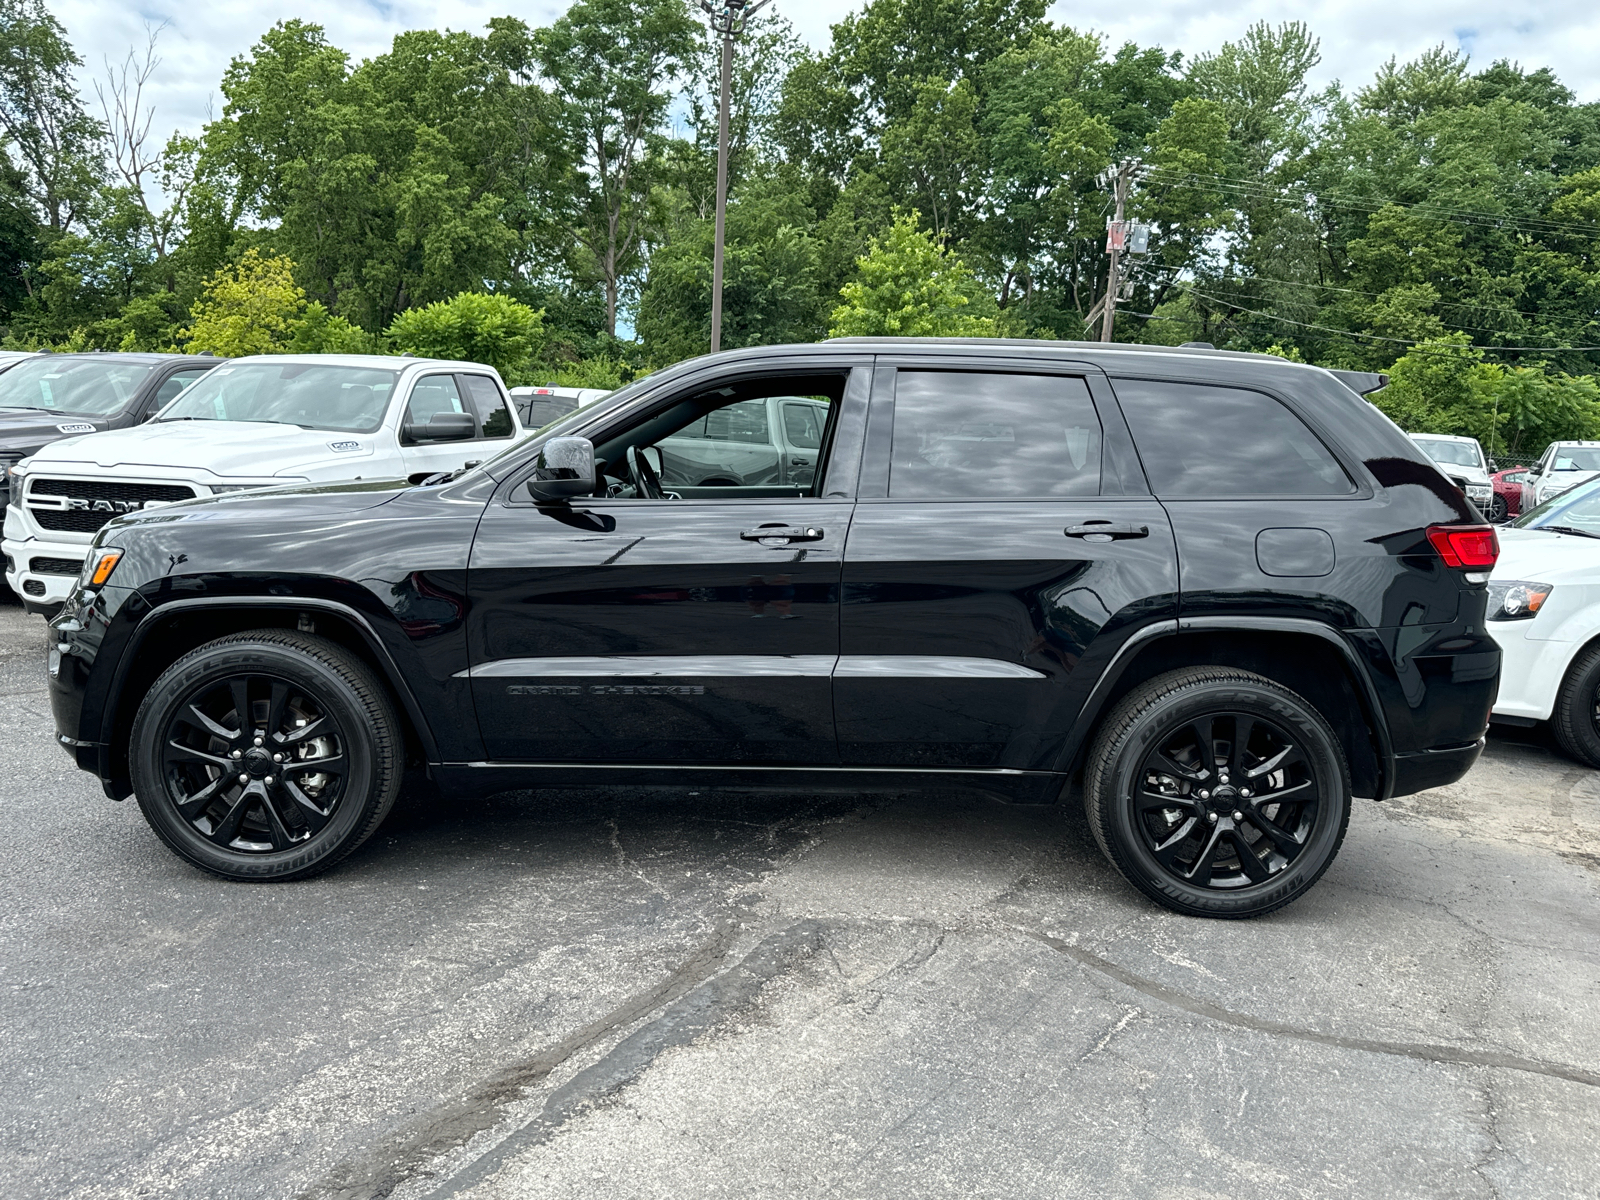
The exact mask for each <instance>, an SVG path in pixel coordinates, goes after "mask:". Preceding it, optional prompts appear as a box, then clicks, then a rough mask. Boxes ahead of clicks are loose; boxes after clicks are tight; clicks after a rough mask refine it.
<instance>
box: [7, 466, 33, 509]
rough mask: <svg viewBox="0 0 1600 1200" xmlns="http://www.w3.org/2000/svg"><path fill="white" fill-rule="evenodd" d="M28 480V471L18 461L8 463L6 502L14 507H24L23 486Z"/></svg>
mask: <svg viewBox="0 0 1600 1200" xmlns="http://www.w3.org/2000/svg"><path fill="white" fill-rule="evenodd" d="M27 482H28V473H27V472H26V471H24V470H23V469H22V468H21V467H19V466H17V464H16V463H8V464H7V465H6V503H7V504H9V505H11V506H12V507H13V508H21V507H22V488H23V485H24V484H26V483H27Z"/></svg>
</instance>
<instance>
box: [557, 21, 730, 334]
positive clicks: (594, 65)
mask: <svg viewBox="0 0 1600 1200" xmlns="http://www.w3.org/2000/svg"><path fill="white" fill-rule="evenodd" d="M698 36H699V29H698V23H697V22H695V21H694V20H693V19H692V18H691V17H690V16H689V10H688V8H687V7H686V6H685V4H684V3H683V0H577V2H576V3H574V4H573V5H572V7H571V8H569V9H567V11H566V13H565V14H564V15H563V16H562V17H561V18H560V19H559V20H557V21H556V22H555V24H553V25H552V26H550V28H548V29H546V30H543V31H541V32H540V34H539V36H538V38H537V39H536V42H535V47H534V54H535V57H536V59H537V61H538V64H539V68H540V70H541V72H542V73H543V75H544V77H545V78H546V79H547V80H549V81H550V83H551V85H552V86H553V88H554V90H555V93H556V96H557V98H558V105H559V107H558V109H557V116H556V119H557V121H558V122H559V127H560V130H561V133H562V135H563V138H564V141H565V146H566V153H567V155H568V156H569V157H568V162H569V165H568V167H567V168H566V170H565V171H564V172H562V173H561V174H560V176H559V177H558V178H555V179H553V180H552V181H551V187H550V191H549V195H550V197H551V203H552V211H553V220H554V221H555V222H556V224H557V225H558V226H559V227H560V228H561V229H562V230H563V231H564V232H565V233H566V234H567V236H568V237H569V238H570V239H571V241H572V243H573V245H574V246H575V248H576V250H577V254H576V255H575V260H576V261H575V263H574V270H575V272H576V274H578V275H579V276H586V277H588V278H591V279H594V280H595V281H597V282H598V283H599V285H600V287H601V288H602V289H603V291H604V293H605V304H606V332H607V333H609V334H613V335H614V334H615V333H616V331H617V309H618V306H619V304H620V302H621V299H622V292H623V288H624V287H625V286H626V284H627V281H628V280H629V279H630V278H631V277H632V276H633V275H634V274H635V273H636V272H637V270H638V269H639V267H640V265H641V263H642V259H643V251H644V248H645V242H646V237H647V235H648V233H649V232H650V227H651V225H652V219H653V217H654V216H655V214H654V213H653V211H652V198H653V192H654V189H655V187H656V186H657V185H658V184H659V183H660V182H661V175H662V170H661V167H662V162H661V156H660V149H661V141H662V130H663V126H664V125H665V122H666V118H667V112H668V109H669V108H670V106H671V103H672V90H671V83H672V81H673V79H674V77H675V76H676V74H677V73H678V71H679V70H680V69H681V68H682V66H683V65H684V63H685V62H687V61H688V60H689V59H690V57H691V56H692V55H693V54H694V51H695V44H696V39H697V37H698Z"/></svg>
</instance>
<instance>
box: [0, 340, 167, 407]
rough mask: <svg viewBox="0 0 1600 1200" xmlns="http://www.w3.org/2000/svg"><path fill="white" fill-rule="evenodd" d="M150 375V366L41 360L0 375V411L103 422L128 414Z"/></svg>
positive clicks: (28, 361)
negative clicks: (39, 412) (26, 410)
mask: <svg viewBox="0 0 1600 1200" xmlns="http://www.w3.org/2000/svg"><path fill="white" fill-rule="evenodd" d="M150 371H151V364H150V363H126V362H121V363H119V362H106V361H97V360H95V359H92V358H66V359H63V358H58V357H56V356H55V355H53V354H45V355H41V356H39V357H38V358H29V359H25V360H24V361H22V362H19V363H18V364H17V365H16V366H14V367H12V368H11V369H10V370H8V371H6V372H5V373H4V374H0V408H37V409H42V410H44V411H45V412H53V413H62V414H72V415H74V416H93V417H103V416H107V415H109V414H111V413H114V412H120V411H121V410H122V409H124V408H126V407H127V405H128V402H129V401H130V400H132V399H133V394H134V393H135V392H137V391H138V390H139V385H140V383H142V382H143V381H144V377H145V376H146V375H148V374H149V373H150Z"/></svg>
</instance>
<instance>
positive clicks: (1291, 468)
mask: <svg viewBox="0 0 1600 1200" xmlns="http://www.w3.org/2000/svg"><path fill="white" fill-rule="evenodd" d="M1112 386H1113V388H1114V389H1115V391H1116V393H1117V400H1118V402H1119V403H1120V404H1121V405H1122V411H1123V415H1124V416H1126V417H1127V420H1128V427H1129V429H1131V430H1132V431H1133V440H1134V444H1135V445H1136V446H1137V447H1138V450H1139V458H1140V460H1141V461H1142V462H1143V464H1144V470H1145V474H1146V476H1148V477H1149V481H1150V490H1151V491H1153V492H1154V493H1155V494H1156V495H1157V496H1160V497H1163V498H1173V499H1222V498H1228V497H1236V496H1348V495H1351V494H1352V493H1353V492H1354V491H1355V485H1354V484H1353V483H1351V482H1350V477H1349V476H1348V475H1346V474H1345V471H1344V468H1343V467H1341V466H1340V465H1339V463H1338V461H1337V460H1336V459H1335V458H1334V457H1333V455H1332V454H1331V453H1330V452H1329V451H1328V448H1327V447H1326V446H1324V445H1323V444H1322V442H1321V440H1320V439H1318V437H1317V435H1316V434H1314V433H1312V432H1311V430H1310V428H1309V427H1308V426H1307V425H1306V423H1305V422H1304V421H1302V420H1301V419H1300V418H1299V417H1297V416H1296V415H1295V414H1294V413H1292V412H1291V411H1289V409H1288V407H1287V406H1285V405H1284V404H1283V403H1282V402H1281V401H1279V400H1277V399H1275V398H1273V397H1272V396H1269V395H1267V394H1266V393H1265V392H1257V391H1253V390H1251V389H1248V388H1235V387H1219V386H1215V385H1211V384H1197V383H1174V382H1169V381H1166V380H1151V379H1115V380H1113V381H1112Z"/></svg>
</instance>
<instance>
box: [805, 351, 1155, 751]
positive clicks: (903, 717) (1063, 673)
mask: <svg viewBox="0 0 1600 1200" xmlns="http://www.w3.org/2000/svg"><path fill="white" fill-rule="evenodd" d="M879 364H880V365H879V367H878V369H877V371H876V375H875V379H874V384H873V395H872V410H871V424H870V427H869V430H868V448H867V453H866V455H865V456H864V464H865V465H864V467H863V474H862V482H861V487H860V494H859V497H858V500H857V505H856V513H855V517H854V519H853V521H852V522H851V526H850V538H849V542H848V544H847V545H846V547H845V563H844V591H843V605H842V608H841V627H840V659H839V665H838V667H837V669H836V671H835V674H834V700H835V713H836V718H837V722H838V727H839V742H840V755H841V758H842V760H843V761H844V762H846V763H855V764H863V765H872V766H906V767H964V768H982V769H992V768H1011V769H1035V770H1042V769H1051V768H1054V767H1055V766H1056V765H1057V760H1058V759H1059V757H1060V755H1061V751H1062V749H1063V742H1064V738H1065V733H1066V731H1067V730H1068V729H1069V728H1070V727H1071V724H1072V719H1073V717H1075V716H1076V714H1077V712H1078V709H1079V708H1080V707H1081V706H1082V703H1083V700H1084V699H1085V697H1086V696H1087V693H1088V691H1089V690H1090V689H1091V688H1092V686H1093V684H1094V681H1095V679H1096V678H1098V676H1099V673H1100V671H1101V670H1102V669H1103V668H1104V666H1105V664H1106V662H1107V661H1108V660H1109V659H1110V657H1111V655H1112V654H1113V653H1114V651H1115V649H1116V647H1117V646H1119V645H1120V644H1121V643H1122V642H1123V641H1124V640H1125V639H1126V638H1127V637H1128V636H1129V635H1130V634H1131V633H1132V632H1133V631H1134V630H1136V629H1138V628H1140V627H1142V626H1144V625H1147V624H1149V623H1151V622H1154V621H1159V620H1162V619H1170V618H1173V617H1175V616H1176V614H1177V606H1178V577H1177V562H1176V554H1175V550H1174V546H1173V538H1172V531H1171V529H1170V527H1169V525H1168V522H1167V517H1166V513H1165V512H1164V511H1163V510H1162V507H1161V505H1160V504H1159V503H1157V502H1156V501H1155V499H1154V498H1153V497H1151V495H1150V494H1149V491H1148V489H1147V488H1146V486H1145V483H1144V479H1143V476H1142V474H1141V472H1140V471H1139V467H1138V464H1137V460H1136V458H1135V456H1134V454H1133V448H1132V443H1131V440H1130V439H1129V436H1128V432H1127V428H1126V426H1125V425H1124V424H1123V422H1122V418H1121V416H1120V414H1119V413H1118V411H1117V407H1116V403H1115V400H1114V399H1113V397H1112V395H1111V393H1110V390H1109V388H1108V387H1107V384H1106V380H1105V377H1104V375H1102V374H1101V373H1100V372H1099V371H1098V370H1097V369H1095V368H1093V367H1090V366H1086V365H1075V364H1072V363H1067V362H1063V363H1061V364H1059V365H1056V366H1052V367H1038V366H1035V365H1033V364H1031V363H1030V364H1029V365H1028V366H1027V367H1026V368H1021V367H1018V366H1016V365H1015V360H1008V359H989V360H986V359H972V360H961V361H960V362H956V361H953V360H951V359H945V358H941V359H930V360H924V361H918V360H916V359H912V358H906V359H897V360H893V361H886V360H884V359H880V360H879Z"/></svg>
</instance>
